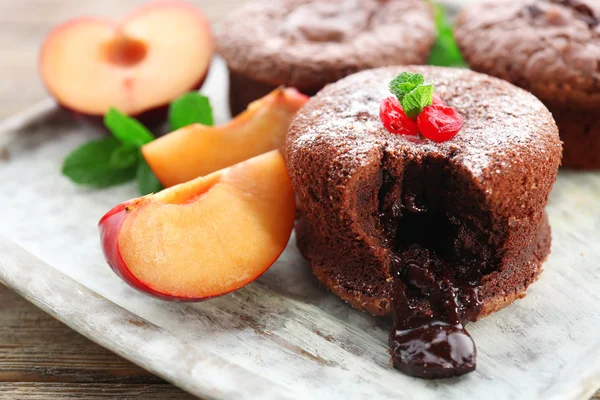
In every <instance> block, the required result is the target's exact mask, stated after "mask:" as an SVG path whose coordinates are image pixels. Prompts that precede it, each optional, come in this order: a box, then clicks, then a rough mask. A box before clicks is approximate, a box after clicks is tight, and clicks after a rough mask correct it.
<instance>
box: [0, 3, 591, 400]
mask: <svg viewBox="0 0 600 400" xmlns="http://www.w3.org/2000/svg"><path fill="white" fill-rule="evenodd" d="M143 2H144V1H142V0H133V1H131V0H108V1H102V2H92V1H88V2H82V1H77V0H32V1H20V0H2V1H0V24H2V25H1V26H2V29H1V30H0V51H1V52H2V54H3V57H2V61H1V62H0V118H2V117H4V116H7V115H10V114H13V113H14V112H16V111H18V110H20V109H22V108H24V107H26V106H28V105H30V104H32V103H33V102H35V101H36V100H39V99H41V98H44V97H45V92H44V90H43V88H42V86H41V84H40V82H39V80H38V78H37V64H36V59H37V50H38V47H39V44H40V43H41V41H42V39H43V37H44V35H45V33H46V32H47V31H48V30H49V29H50V28H51V26H53V25H54V24H56V23H58V22H60V21H62V20H65V19H67V18H70V17H72V16H76V15H81V14H88V13H92V14H98V15H107V16H119V15H124V14H125V13H126V12H127V11H128V10H129V9H131V8H132V7H133V6H135V5H137V4H141V3H143ZM194 2H195V3H196V4H199V5H200V6H201V7H202V8H203V9H204V10H205V11H206V12H207V14H209V16H210V17H211V18H212V19H213V20H218V19H219V17H220V16H222V15H223V14H224V13H226V12H227V11H228V10H229V9H231V8H232V7H234V6H235V5H236V4H237V3H240V2H241V1H240V0H204V1H201V0H196V1H194ZM0 304H1V305H2V308H1V309H0V399H2V400H4V399H17V400H20V399H49V398H67V399H68V398H90V399H105V398H124V399H154V398H156V399H158V398H161V399H163V398H169V399H170V398H173V399H187V398H191V397H190V396H189V395H186V394H184V393H183V392H182V391H180V390H179V389H176V388H174V387H173V386H171V385H168V384H166V383H164V382H163V381H161V380H160V379H158V378H155V377H153V376H152V375H151V374H149V373H147V372H145V371H143V370H142V369H140V368H138V367H135V366H134V365H133V364H130V363H129V362H127V361H124V360H123V359H120V358H119V357H117V356H114V355H112V353H110V352H108V351H107V350H105V349H103V348H102V347H99V346H97V345H95V344H93V343H92V342H90V341H88V340H87V339H85V338H83V337H82V336H80V335H79V334H77V333H75V332H74V331H72V330H70V329H69V328H67V327H66V326H64V325H62V324H61V323H59V322H57V321H55V320H54V319H53V318H52V317H50V316H48V315H47V314H44V313H43V312H41V311H39V310H38V309H36V308H35V307H33V306H31V305H29V304H28V303H27V302H25V301H23V300H21V299H20V298H19V297H18V296H16V295H15V294H13V293H10V292H9V291H8V290H7V289H5V288H4V287H1V288H0ZM595 398H597V399H600V395H598V394H597V395H596V396H595Z"/></svg>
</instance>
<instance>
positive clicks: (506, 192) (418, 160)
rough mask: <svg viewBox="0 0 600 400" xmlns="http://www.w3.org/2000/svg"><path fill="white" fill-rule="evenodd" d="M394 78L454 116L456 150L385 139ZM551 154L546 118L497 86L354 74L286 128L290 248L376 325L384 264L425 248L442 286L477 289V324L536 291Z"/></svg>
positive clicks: (450, 75) (385, 278) (466, 79)
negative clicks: (429, 84) (423, 84)
mask: <svg viewBox="0 0 600 400" xmlns="http://www.w3.org/2000/svg"><path fill="white" fill-rule="evenodd" d="M402 71H411V72H418V73H422V74H424V75H425V77H426V79H427V80H428V81H433V82H435V88H436V94H437V95H438V96H439V97H441V98H442V100H444V101H445V102H446V103H447V104H448V105H450V106H452V107H455V108H456V109H457V110H458V111H459V112H460V113H461V114H462V115H463V116H464V118H465V124H464V126H463V128H462V130H461V131H460V132H459V133H458V135H457V136H456V137H455V138H453V139H452V140H450V141H447V142H442V143H435V142H432V141H429V140H426V139H420V138H414V137H409V136H402V135H393V134H390V133H389V132H387V131H386V130H385V128H384V127H383V125H382V124H381V122H380V119H379V103H380V101H381V100H382V99H383V98H385V97H388V96H389V95H390V94H389V91H388V83H389V81H390V80H391V79H392V78H393V77H394V76H395V75H396V74H397V73H399V72H402ZM561 151H562V150H561V143H560V140H559V138H558V134H557V127H556V125H555V123H554V121H553V119H552V116H551V114H550V112H549V111H548V110H547V109H546V107H544V105H543V104H542V103H541V102H540V101H539V100H538V99H537V98H535V97H534V96H533V95H531V94H530V93H527V92H525V91H524V90H522V89H519V88H517V87H515V86H513V85H511V84H509V83H507V82H505V81H502V80H499V79H496V78H492V77H489V76H486V75H483V74H479V73H475V72H472V71H468V70H457V69H448V68H438V67H425V66H409V67H388V68H380V69H374V70H369V71H364V72H360V73H357V74H354V75H352V76H349V77H347V78H344V79H342V80H341V81H339V82H337V83H335V84H332V85H329V86H327V87H326V88H325V89H323V90H322V91H320V92H319V93H318V94H317V95H316V96H315V97H313V98H312V99H311V100H310V101H309V102H308V103H307V104H306V105H305V106H304V107H303V108H302V109H301V110H300V112H299V114H298V115H297V116H296V118H295V120H294V122H293V123H292V125H291V127H290V131H289V134H288V139H287V143H286V150H285V153H286V158H287V162H288V169H289V172H290V176H291V178H292V182H293V184H294V187H295V189H296V191H297V194H298V198H299V204H300V205H299V208H300V217H299V219H298V221H297V226H296V232H297V240H298V246H299V248H300V250H301V251H302V253H303V254H304V256H305V257H306V258H307V259H308V260H309V261H310V262H311V265H312V267H313V271H314V272H315V274H316V276H317V277H318V278H319V280H320V281H321V282H323V283H324V284H325V285H326V286H327V287H328V288H330V289H331V290H332V291H333V292H334V293H336V294H337V295H338V296H340V297H341V298H343V299H344V300H346V301H348V302H349V303H350V304H352V305H353V306H354V307H357V308H360V309H363V310H365V311H368V312H371V313H373V314H376V315H384V314H386V313H388V312H389V310H390V291H391V282H392V280H393V279H392V276H391V274H390V270H391V265H392V262H393V259H394V257H396V256H397V255H398V254H400V253H402V251H404V249H405V248H406V246H408V245H409V244H412V243H413V242H416V243H420V244H421V245H422V246H424V247H431V246H433V247H435V249H436V250H435V251H437V252H439V253H440V254H442V255H443V257H445V258H447V259H448V260H449V261H448V262H449V265H450V266H449V268H450V269H451V270H452V273H453V274H455V275H456V276H460V278H461V279H467V280H468V279H470V280H472V281H474V282H475V284H476V286H477V289H478V296H479V301H480V305H479V306H477V307H476V308H475V307H474V308H473V310H470V311H471V312H469V310H466V311H465V315H466V316H467V319H468V320H475V319H477V318H480V317H482V316H484V315H487V314H489V313H491V312H493V311H496V310H497V309H499V308H502V307H504V306H506V305H507V304H510V302H512V301H514V300H515V299H516V298H518V297H521V296H522V295H523V293H524V291H525V289H526V288H527V286H528V285H530V284H531V283H532V282H533V281H534V280H535V279H537V276H538V275H539V273H540V271H541V264H542V262H543V261H544V260H545V258H546V256H547V255H548V253H549V248H550V229H549V226H548V223H547V219H545V217H544V213H543V209H544V207H545V205H546V203H547V200H548V195H549V193H550V190H551V188H552V184H553V183H554V180H555V178H556V172H557V168H558V166H559V164H560V158H561ZM432 237H433V238H432ZM475 311H476V312H475Z"/></svg>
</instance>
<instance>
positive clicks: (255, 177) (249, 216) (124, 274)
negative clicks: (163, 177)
mask: <svg viewBox="0 0 600 400" xmlns="http://www.w3.org/2000/svg"><path fill="white" fill-rule="evenodd" d="M295 212H296V207H295V203H294V194H293V190H292V186H291V182H290V178H289V176H288V174H287V170H286V167H285V163H284V160H283V157H282V155H281V154H280V153H279V152H278V151H272V152H269V153H265V154H263V155H260V156H258V157H254V158H251V159H249V160H246V161H244V162H242V163H239V164H236V165H234V166H232V167H229V168H227V169H223V170H220V171H217V172H215V173H213V174H210V175H208V176H205V177H201V178H197V179H195V180H192V181H190V182H187V183H184V184H181V185H178V186H174V187H172V188H169V189H165V190H163V191H162V192H159V193H156V194H153V195H148V196H144V197H140V198H138V199H134V200H130V201H127V202H125V203H123V204H120V205H118V206H116V207H115V208H113V209H112V210H111V211H109V212H108V213H107V214H106V215H105V216H104V217H103V218H102V219H101V220H100V222H99V228H100V238H101V243H102V249H103V251H104V255H105V257H106V260H107V261H108V264H109V265H110V266H111V268H112V269H113V270H114V271H115V272H116V273H117V275H119V276H120V277H121V278H123V279H124V280H125V281H126V282H127V283H129V284H130V285H131V286H133V287H134V288H136V289H138V290H140V291H142V292H144V293H148V294H151V295H154V296H156V297H160V298H163V299H168V300H178V301H199V300H203V299H207V298H211V297H215V296H219V295H223V294H226V293H229V292H231V291H233V290H236V289H239V288H241V287H242V286H244V285H246V284H248V283H250V282H252V281H253V280H255V279H256V278H258V277H259V276H260V275H261V274H262V273H263V272H265V271H266V270H267V269H268V268H269V267H270V266H271V265H272V264H273V263H274V262H275V260H277V258H278V257H279V255H280V254H281V253H282V252H283V250H284V249H285V246H286V244H287V242H288V240H289V237H290V234H291V231H292V227H293V224H294V215H295Z"/></svg>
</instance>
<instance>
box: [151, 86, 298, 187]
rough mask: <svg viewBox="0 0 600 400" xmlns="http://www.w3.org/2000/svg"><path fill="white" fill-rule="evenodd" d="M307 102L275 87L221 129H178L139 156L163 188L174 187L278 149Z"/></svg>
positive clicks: (288, 89) (196, 126) (192, 127)
mask: <svg viewBox="0 0 600 400" xmlns="http://www.w3.org/2000/svg"><path fill="white" fill-rule="evenodd" d="M307 101H308V97H307V96H306V95H304V94H302V93H300V92H299V91H297V90H296V89H294V88H278V89H275V90H274V91H273V92H271V93H270V94H268V95H267V96H265V97H263V98H261V99H258V100H256V101H255V102H253V103H251V104H250V105H249V106H248V109H247V110H246V111H244V112H243V113H242V114H240V115H238V116H237V117H236V118H234V119H233V120H231V121H230V122H228V123H226V124H224V125H219V126H213V127H209V126H205V125H202V124H192V125H189V126H186V127H183V128H181V129H178V130H176V131H174V132H171V133H169V134H168V135H165V136H163V137H160V138H158V139H156V140H154V141H152V142H150V143H148V144H146V145H145V146H143V147H142V154H143V155H144V158H145V159H146V161H147V162H148V165H150V168H152V171H153V172H154V174H155V175H156V177H157V178H158V180H159V181H160V182H161V183H162V184H163V185H164V186H166V187H169V186H173V185H177V184H179V183H183V182H186V181H189V180H191V179H194V178H196V177H198V176H204V175H207V174H210V173H212V172H214V171H217V170H219V169H221V168H225V167H228V166H230V165H233V164H235V163H238V162H241V161H243V160H247V159H248V158H251V157H254V156H257V155H259V154H263V153H266V152H268V151H271V150H275V149H281V148H282V147H283V145H284V143H285V137H286V135H287V130H288V128H289V125H290V123H291V121H292V119H293V118H294V116H295V115H296V112H297V111H298V110H299V109H300V107H302V106H303V105H304V103H306V102H307Z"/></svg>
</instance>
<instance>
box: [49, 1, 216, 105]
mask: <svg viewBox="0 0 600 400" xmlns="http://www.w3.org/2000/svg"><path fill="white" fill-rule="evenodd" d="M182 38H185V42H184V43H182ZM186 43H187V44H186ZM212 43H213V40H212V36H211V32H210V25H209V23H208V21H207V20H206V19H205V17H204V16H203V14H202V13H201V12H199V10H197V9H196V8H194V7H192V6H191V5H189V4H186V3H183V2H181V3H180V2H163V3H153V4H149V5H147V6H145V7H142V8H141V9H139V10H138V11H137V12H135V13H134V14H132V15H131V16H129V17H128V18H126V19H125V20H123V21H122V22H121V23H120V24H118V25H117V24H115V23H114V22H112V21H110V20H106V19H101V18H80V19H77V20H73V21H70V22H67V23H65V24H63V25H61V26H59V27H57V28H56V29H55V30H53V31H52V32H51V33H50V35H49V36H48V37H47V39H46V41H45V43H44V45H43V48H42V52H41V57H40V70H41V74H42V79H43V81H44V83H45V84H46V86H47V88H48V90H49V91H50V93H51V94H52V95H53V96H54V97H55V98H56V99H57V100H58V101H59V103H60V104H62V105H63V106H65V107H66V108H68V109H71V110H74V111H77V112H80V113H82V114H86V115H103V114H104V113H105V112H106V111H107V110H108V108H109V107H111V106H113V107H116V108H118V109H119V110H120V111H122V112H124V113H126V114H128V115H138V114H140V113H142V112H144V111H147V110H150V109H153V108H156V107H160V106H164V105H165V104H168V103H169V102H170V101H171V100H172V99H174V98H176V97H178V96H179V95H181V94H183V93H185V92H187V91H189V90H191V89H192V88H195V87H197V86H198V85H199V84H201V82H202V81H203V80H204V78H205V76H206V72H207V70H208V67H209V63H210V60H211V57H212V52H213V44H212ZM183 50H185V51H183Z"/></svg>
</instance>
